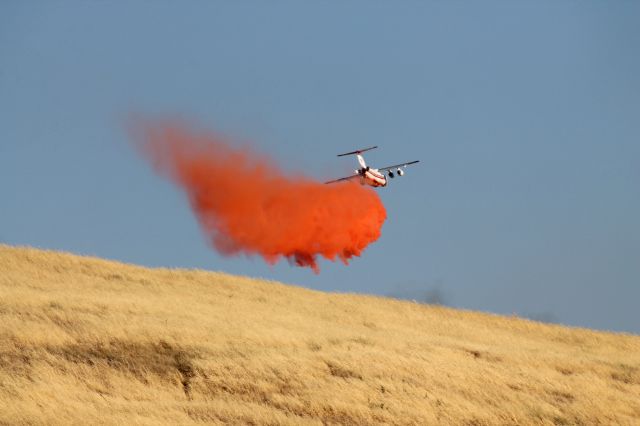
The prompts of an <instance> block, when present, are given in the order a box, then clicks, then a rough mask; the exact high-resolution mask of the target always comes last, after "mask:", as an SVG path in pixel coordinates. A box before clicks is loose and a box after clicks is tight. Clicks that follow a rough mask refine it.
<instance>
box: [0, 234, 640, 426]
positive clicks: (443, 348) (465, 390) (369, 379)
mask: <svg viewBox="0 0 640 426" xmlns="http://www.w3.org/2000/svg"><path fill="white" fill-rule="evenodd" d="M199 423H235V424H322V423H328V424H374V423H390V424H468V425H482V424H585V425H592V424H640V337H639V336H633V335H624V334H613V333H604V332H595V331H591V330H586V329H576V328H567V327H562V326H558V325H548V324H542V323H536V322H533V321H528V320H524V319H520V318H516V317H503V316H496V315H488V314H482V313H476V312H470V311H462V310H455V309H449V308H444V307H437V306H429V305H423V304H417V303H412V302H405V301H398V300H393V299H386V298H382V297H371V296H361V295H349V294H332V293H323V292H319V291H313V290H308V289H303V288H298V287H293V286H287V285H283V284H279V283H276V282H268V281H261V280H255V279H249V278H243V277H236V276H231V275H226V274H222V273H214V272H205V271H192V270H170V269H146V268H142V267H138V266H132V265H125V264H121V263H117V262H112V261H105V260H100V259H95V258H88V257H79V256H74V255H69V254H63V253H57V252H51V251H41V250H35V249H30V248H14V247H9V246H3V245H0V424H3V425H4V424H122V425H128V424H153V425H160V424H199Z"/></svg>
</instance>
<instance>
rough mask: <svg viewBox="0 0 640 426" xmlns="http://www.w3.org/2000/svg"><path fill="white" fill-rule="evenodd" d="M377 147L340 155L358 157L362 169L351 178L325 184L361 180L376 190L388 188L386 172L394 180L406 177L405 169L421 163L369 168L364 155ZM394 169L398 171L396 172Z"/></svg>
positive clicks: (414, 162)
mask: <svg viewBox="0 0 640 426" xmlns="http://www.w3.org/2000/svg"><path fill="white" fill-rule="evenodd" d="M376 148H377V146H372V147H369V148H363V149H358V150H356V151H352V152H346V153H344V154H338V157H344V156H345V155H356V156H357V157H358V162H359V163H360V168H359V169H357V170H355V171H354V174H353V175H351V176H347V177H343V178H340V179H335V180H330V181H329V182H325V183H335V182H341V181H345V180H350V179H359V181H360V184H361V185H369V186H373V187H374V188H377V187H382V186H387V183H388V180H387V177H386V176H385V173H384V172H387V175H388V176H389V177H390V178H391V179H393V178H394V177H395V176H396V175H398V176H402V175H404V170H402V169H404V168H405V167H407V166H409V165H411V164H416V163H418V162H420V160H415V161H410V162H408V163H402V164H396V165H393V166H387V167H380V168H379V169H373V168H371V167H369V166H367V163H366V162H365V161H364V157H362V153H363V152H365V151H370V150H372V149H376ZM394 169H396V170H395V171H394Z"/></svg>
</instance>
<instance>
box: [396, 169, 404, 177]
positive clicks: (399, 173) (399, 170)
mask: <svg viewBox="0 0 640 426" xmlns="http://www.w3.org/2000/svg"><path fill="white" fill-rule="evenodd" d="M396 173H398V176H402V175H403V174H404V171H403V170H402V169H398V170H397V171H396Z"/></svg>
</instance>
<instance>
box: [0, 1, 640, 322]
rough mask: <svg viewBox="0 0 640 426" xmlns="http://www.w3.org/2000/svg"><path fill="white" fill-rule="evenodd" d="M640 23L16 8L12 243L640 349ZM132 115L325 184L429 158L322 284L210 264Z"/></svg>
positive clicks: (319, 10) (430, 12)
mask: <svg viewBox="0 0 640 426" xmlns="http://www.w3.org/2000/svg"><path fill="white" fill-rule="evenodd" d="M639 22H640V2H637V1H616V2H604V1H557V0H553V1H519V2H511V1H496V2H491V1H485V2H471V1H469V2H462V1H436V2H417V1H405V2H395V1H368V0H367V1H319V2H301V1H291V2H282V1H274V2H236V1H217V2H204V1H203V2H178V1H172V2H169V1H167V2H147V1H138V2H90V1H86V2H65V1H56V2H44V1H43V2H21V1H14V2H12V1H3V2H0V196H1V198H0V241H2V242H4V243H8V244H13V245H32V246H36V247H43V248H51V249H56V250H66V251H71V252H75V253H81V254H90V255H97V256H101V257H106V258H111V259H117V260H122V261H126V262H131V263H137V264H143V265H149V266H170V267H188V268H193V267H196V268H203V269H208V270H220V271H225V272H229V273H233V274H243V275H249V276H257V277H264V278H269V279H274V280H278V281H283V282H287V283H294V284H298V285H303V286H306V287H310V288H315V289H321V290H330V291H341V292H362V293H372V294H380V295H397V296H402V297H408V298H415V299H417V300H422V299H424V298H427V299H428V298H432V297H433V295H434V294H436V295H437V296H438V297H441V298H443V299H444V301H445V302H447V303H448V304H450V305H453V306H456V307H461V308H468V309H479V310H484V311H491V312H496V313H504V314H512V313H515V314H517V315H522V316H531V317H536V318H542V319H547V320H554V321H558V322H561V323H564V324H569V325H578V326H587V327H595V328H601V329H611V330H618V331H630V332H635V333H640V309H638V304H639V301H640V25H639V24H638V23H639ZM132 113H138V114H143V115H146V116H150V117H169V118H176V117H179V118H181V119H183V120H186V121H188V122H189V123H193V125H194V126H195V127H196V128H199V129H211V130H217V131H221V132H224V133H226V134H228V135H234V136H236V137H237V139H238V140H240V141H250V142H251V143H252V144H254V145H255V146H257V147H258V148H259V149H260V150H261V151H262V152H265V153H269V154H270V155H271V156H273V157H274V158H275V159H276V160H277V161H278V162H279V163H280V164H281V165H282V166H283V167H285V168H286V169H288V170H291V171H303V172H305V173H307V174H309V175H312V176H316V177H318V178H320V179H324V178H331V177H336V176H341V175H343V173H344V172H345V171H348V170H351V169H352V168H353V166H354V165H355V163H352V162H353V160H354V159H352V158H339V159H338V158H336V157H335V154H338V153H340V152H344V151H348V150H352V149H356V148H360V147H364V146H369V145H379V146H380V149H378V150H376V151H372V152H371V153H369V154H370V155H368V156H367V160H368V161H369V162H370V163H372V164H373V165H380V166H382V165H386V164H387V163H391V164H393V163H396V162H402V161H407V160H413V159H420V160H421V163H420V164H419V165H418V166H415V167H412V168H410V169H408V171H407V175H406V176H405V177H403V178H401V179H400V180H397V179H396V180H394V181H393V182H392V184H391V185H390V186H389V187H388V188H385V189H382V190H380V191H379V193H380V196H381V197H382V199H383V201H384V203H385V205H386V208H387V213H388V219H387V221H386V223H385V225H384V227H383V229H382V237H381V238H380V239H379V240H378V241H377V242H376V243H374V244H373V245H371V246H370V247H369V248H368V249H367V250H366V251H365V253H364V255H363V256H362V257H361V258H358V259H355V260H354V261H353V262H352V264H351V265H349V266H344V265H342V264H340V263H337V264H332V263H330V262H326V261H322V262H321V265H320V267H321V269H322V272H321V273H320V275H318V276H316V275H314V274H313V273H312V272H311V271H310V270H308V269H300V268H294V267H292V266H290V265H289V264H288V263H287V262H285V261H283V262H281V263H280V264H278V265H276V266H273V267H271V266H268V265H266V264H265V263H264V262H263V261H262V260H261V259H257V258H253V259H248V258H244V257H240V258H231V259H229V258H224V257H221V256H219V255H217V254H216V253H215V252H214V251H212V250H211V249H209V247H208V246H207V243H206V241H205V239H204V237H203V235H202V234H201V233H200V231H199V229H198V225H197V222H196V220H195V218H194V216H193V214H192V213H191V211H190V209H189V206H188V203H187V201H186V200H185V197H184V195H183V194H182V193H181V192H180V191H179V190H178V189H177V188H175V187H174V186H172V185H171V184H170V183H169V182H167V181H166V180H164V179H162V178H160V177H158V176H156V175H155V174H154V173H153V172H152V170H151V169H150V168H149V167H148V164H147V163H146V162H145V160H144V159H142V158H140V157H139V156H138V155H137V154H136V152H134V150H133V149H132V148H131V145H130V141H129V138H128V133H127V128H126V121H127V117H128V116H129V115H130V114H132Z"/></svg>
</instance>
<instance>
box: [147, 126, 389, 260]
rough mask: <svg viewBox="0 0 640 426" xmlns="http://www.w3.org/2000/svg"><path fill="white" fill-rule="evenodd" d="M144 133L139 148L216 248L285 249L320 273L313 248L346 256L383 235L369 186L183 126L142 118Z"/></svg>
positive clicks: (272, 255)
mask: <svg viewBox="0 0 640 426" xmlns="http://www.w3.org/2000/svg"><path fill="white" fill-rule="evenodd" d="M143 135H144V136H143V139H142V142H143V144H142V148H143V149H142V151H143V153H144V154H145V155H146V156H147V157H148V158H149V159H150V160H151V161H152V162H153V164H154V166H155V167H156V169H157V171H159V173H161V174H162V175H164V176H167V177H169V178H170V179H171V180H172V181H173V182H174V183H175V184H177V185H178V186H179V187H180V188H182V189H183V190H184V191H185V193H186V194H187V196H188V199H189V202H190V204H191V208H192V209H193V212H194V213H195V215H196V217H197V218H198V220H199V222H200V225H201V227H202V229H203V231H204V233H205V234H206V237H207V239H208V240H209V241H210V243H211V244H212V246H213V247H214V248H215V249H216V250H217V251H218V252H219V253H222V254H224V255H237V254H246V255H255V254H257V255H260V256H262V257H263V258H264V259H265V261H267V262H268V263H270V264H274V263H276V262H277V261H278V260H279V259H280V258H281V257H285V258H287V259H288V260H289V261H290V263H292V264H295V265H298V266H304V267H310V268H312V269H313V270H314V271H315V272H316V273H317V272H319V268H318V263H317V259H318V256H322V257H325V258H326V259H329V260H332V261H334V260H336V259H340V260H342V261H343V262H344V263H345V264H347V263H348V261H349V260H350V259H351V258H353V257H354V256H360V254H361V253H362V251H363V250H364V249H365V248H366V247H367V246H368V245H369V244H370V243H372V242H374V241H375V240H377V239H378V237H379V236H380V229H381V228H382V224H383V223H384V221H385V219H386V211H385V209H384V206H383V204H382V202H381V200H380V198H379V197H378V195H377V194H376V193H375V192H374V191H373V190H372V189H370V188H367V187H362V186H360V185H359V184H358V183H351V182H346V183H340V184H332V185H325V184H323V183H321V182H318V181H316V180H314V179H311V178H309V177H305V176H301V175H287V174H285V173H284V172H283V171H282V170H281V169H280V168H279V167H277V166H276V165H275V164H274V163H273V162H272V161H271V160H270V159H268V158H266V157H265V156H264V155H259V154H257V153H255V152H253V151H252V150H251V149H248V148H237V147H234V146H233V145H232V144H230V143H229V142H228V141H227V140H226V139H225V138H222V137H220V136H217V135H213V134H204V135H203V134H195V133H193V132H190V131H189V130H187V129H186V128H185V127H184V126H168V125H159V126H151V127H149V126H146V127H145V131H144V132H143Z"/></svg>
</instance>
